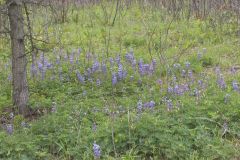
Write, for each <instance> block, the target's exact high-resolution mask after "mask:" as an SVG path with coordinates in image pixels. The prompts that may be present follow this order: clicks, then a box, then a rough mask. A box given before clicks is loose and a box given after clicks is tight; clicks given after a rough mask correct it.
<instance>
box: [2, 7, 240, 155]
mask: <svg viewBox="0 0 240 160" xmlns="http://www.w3.org/2000/svg"><path fill="white" fill-rule="evenodd" d="M104 5H106V8H107V12H108V14H110V11H111V9H112V7H111V5H112V4H111V3H106V4H104ZM37 13H38V14H37V16H39V18H36V19H35V20H34V22H35V21H36V22H35V23H34V24H36V25H35V26H34V31H35V32H36V33H38V32H40V31H42V27H40V24H41V23H42V21H43V19H42V18H41V17H43V16H41V15H42V14H43V11H42V10H41V9H39V10H38V11H37ZM69 14H70V15H69V17H68V21H67V22H66V23H64V24H57V23H56V24H55V23H53V21H52V24H51V25H50V26H49V28H48V31H49V41H50V43H49V44H43V43H41V42H37V44H38V45H39V46H40V47H42V48H44V49H47V50H48V52H46V54H47V56H48V57H49V58H50V59H53V58H54V57H55V56H56V55H54V52H53V51H52V49H53V48H54V47H56V45H55V43H57V42H59V40H60V44H61V46H58V47H59V48H61V47H62V48H63V49H64V50H65V51H67V52H68V53H70V52H71V51H72V50H73V49H77V48H81V49H82V50H83V51H82V53H83V55H81V60H83V59H84V57H85V56H86V54H87V52H92V53H95V54H96V55H97V56H98V57H101V58H102V57H107V56H109V57H111V56H112V57H115V55H116V54H118V53H119V54H120V55H121V56H124V55H125V53H126V52H128V51H130V50H132V49H133V51H134V54H135V56H136V57H137V58H143V59H144V60H145V62H149V61H150V58H151V56H152V57H154V58H156V59H157V60H158V66H157V67H158V70H157V74H154V75H153V76H152V77H144V78H142V85H141V86H140V85H139V84H138V82H137V80H138V78H139V76H136V77H135V80H134V81H133V82H131V81H130V80H129V79H130V78H129V77H128V78H127V80H125V81H124V82H120V83H119V84H117V86H116V87H112V85H111V81H110V80H111V76H110V75H108V76H102V75H100V77H101V78H102V79H104V80H105V81H103V83H102V85H101V86H100V87H96V85H92V84H91V83H87V84H86V85H81V84H79V83H77V79H76V77H75V74H74V73H72V74H70V75H69V77H70V80H68V81H64V82H60V81H58V80H55V81H52V80H50V79H47V80H44V81H41V80H33V79H31V78H30V76H29V90H30V101H29V106H30V107H31V108H32V109H34V110H39V112H41V115H42V116H41V117H38V118H37V119H34V120H31V121H29V122H28V123H29V125H30V127H29V128H23V127H21V122H22V121H28V120H24V119H23V117H21V116H20V115H17V116H16V117H15V119H14V122H13V123H14V134H13V135H7V134H6V132H5V131H3V130H0V159H23V160H25V159H59V160H60V159H66V160H70V159H94V157H93V151H92V145H93V143H94V141H96V143H97V144H99V145H100V146H101V152H102V156H101V158H102V159H124V160H130V159H144V158H145V159H149V158H150V157H152V158H154V159H191V160H194V159H238V158H239V157H240V155H239V153H240V150H239V145H240V140H239V136H240V127H239V124H240V121H239V119H240V110H239V107H240V103H239V100H238V97H239V93H237V92H233V91H232V88H231V83H232V80H234V79H236V80H238V81H239V79H240V75H239V71H238V73H237V74H236V75H235V76H233V75H232V74H231V73H230V72H229V69H230V67H232V66H238V65H239V64H240V57H239V55H240V45H238V44H239V37H237V36H236V34H235V32H234V31H236V29H237V26H236V25H235V23H224V24H218V22H217V21H214V23H216V24H215V25H216V26H215V27H214V26H213V25H212V24H211V23H212V21H211V19H206V20H199V19H195V18H191V19H190V20H186V18H184V17H181V16H180V17H178V18H176V19H173V17H172V16H171V15H167V13H166V12H165V11H163V10H162V11H161V10H152V11H151V10H145V11H142V10H141V8H140V7H139V6H134V7H130V8H129V9H127V10H123V11H122V12H121V14H120V15H118V16H117V19H116V22H115V25H114V26H112V25H111V22H112V19H113V15H111V18H110V19H105V16H104V11H103V10H102V7H101V6H98V5H96V6H91V7H85V8H80V9H78V10H76V9H74V10H73V12H72V13H69ZM48 18H52V17H51V16H49V17H48ZM77 19H78V20H77ZM233 20H234V19H233ZM220 25H221V26H220ZM56 29H57V30H58V32H59V34H57V36H54V34H53V33H52V31H54V30H56ZM167 32H168V33H167ZM39 38H43V39H44V38H45V37H44V36H42V37H39ZM0 42H3V41H0ZM2 44H3V43H2ZM4 44H6V45H1V46H0V53H1V54H0V65H1V68H0V74H1V78H0V82H1V83H0V90H1V92H0V114H1V116H2V117H3V116H4V115H5V117H8V113H7V112H5V109H6V108H8V107H10V106H11V105H12V104H11V82H9V81H7V80H6V79H7V77H8V74H9V73H10V68H7V69H4V65H5V63H6V61H7V57H10V56H9V53H10V48H9V44H8V45H7V42H6V41H5V42H4ZM28 47H29V46H27V48H28ZM203 48H206V53H204V55H203V58H202V59H201V60H198V59H197V53H198V51H202V50H203ZM159 54H161V55H163V56H164V57H166V59H167V63H168V64H169V66H172V64H173V63H174V62H178V63H181V64H182V65H184V63H185V61H189V62H190V63H191V67H192V69H193V72H194V75H195V76H196V77H197V78H202V79H203V80H204V81H205V82H207V83H208V84H209V86H208V88H207V89H206V90H205V91H204V92H203V93H201V98H200V100H196V97H193V96H189V95H188V94H186V95H183V96H181V97H174V96H171V95H169V94H168V93H166V92H161V91H160V90H161V87H160V86H159V85H158V84H157V83H156V80H157V79H162V80H163V82H164V85H163V87H164V89H166V88H167V84H166V83H167V80H169V78H171V77H168V76H166V66H163V64H164V61H163V59H161V60H159V59H158V58H159ZM88 65H89V64H87V62H86V63H81V64H80V65H79V66H78V68H77V69H79V70H81V71H83V67H88ZM218 65H219V66H220V67H221V69H222V73H223V74H224V77H225V81H226V83H227V85H228V87H227V88H226V89H225V90H224V91H222V90H221V89H219V88H218V87H217V86H216V76H215V75H214V68H215V67H216V66H218ZM29 66H30V64H29ZM68 69H69V65H67V63H66V64H64V65H63V67H62V70H63V73H66V75H67V72H68ZM115 69H117V68H115ZM128 69H129V68H128ZM129 71H130V69H129ZM53 72H57V71H56V70H54V71H53ZM174 72H175V71H174ZM175 73H176V75H179V73H178V71H176V72H175ZM199 73H204V74H205V76H203V77H201V76H200V75H199ZM47 74H49V76H50V72H48V73H47ZM94 76H95V78H96V77H97V76H99V75H97V74H95V75H94ZM181 80H182V81H185V80H184V79H181ZM84 91H86V93H87V94H86V95H84V94H83V93H84ZM226 93H229V94H231V97H230V102H229V103H227V104H225V103H224V97H225V95H226ZM165 96H169V97H170V98H171V99H172V100H173V103H174V106H176V105H177V103H178V102H180V103H181V105H180V108H179V109H178V108H174V110H173V111H171V112H168V111H167V107H166V104H165V103H164V102H163V101H162V99H163V97H165ZM139 99H141V100H142V101H143V102H148V101H150V100H154V101H155V102H156V106H155V109H154V110H146V111H144V112H143V113H142V114H140V115H139V114H138V112H137V110H136V108H137V103H138V101H139ZM52 102H56V103H57V112H56V113H51V112H50V110H51V106H52ZM121 111H122V112H121ZM117 113H118V114H117ZM224 122H227V124H228V128H229V130H228V132H227V133H226V134H225V135H222V133H223V124H224ZM94 124H96V125H97V130H96V131H93V125H94Z"/></svg>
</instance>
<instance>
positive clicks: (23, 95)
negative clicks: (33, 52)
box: [7, 0, 28, 115]
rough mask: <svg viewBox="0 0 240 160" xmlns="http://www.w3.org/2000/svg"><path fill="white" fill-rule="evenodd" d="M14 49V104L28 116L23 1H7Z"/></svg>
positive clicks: (21, 112)
mask: <svg viewBox="0 0 240 160" xmlns="http://www.w3.org/2000/svg"><path fill="white" fill-rule="evenodd" d="M7 4H8V5H7V6H8V17H9V22H10V37H11V49H12V75H13V76H12V77H13V82H12V83H13V93H12V98H13V104H14V106H16V107H17V109H18V112H19V114H22V115H27V113H28V108H27V102H28V85H27V72H26V65H27V58H26V54H25V47H24V23H23V20H24V19H23V13H22V2H21V0H7Z"/></svg>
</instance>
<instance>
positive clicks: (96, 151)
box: [93, 142, 101, 159]
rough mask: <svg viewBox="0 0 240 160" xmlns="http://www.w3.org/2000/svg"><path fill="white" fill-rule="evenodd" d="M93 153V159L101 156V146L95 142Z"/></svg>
mask: <svg viewBox="0 0 240 160" xmlns="http://www.w3.org/2000/svg"><path fill="white" fill-rule="evenodd" d="M93 155H94V158H95V159H99V158H100V157H101V148H100V146H99V145H98V144H96V142H94V143H93Z"/></svg>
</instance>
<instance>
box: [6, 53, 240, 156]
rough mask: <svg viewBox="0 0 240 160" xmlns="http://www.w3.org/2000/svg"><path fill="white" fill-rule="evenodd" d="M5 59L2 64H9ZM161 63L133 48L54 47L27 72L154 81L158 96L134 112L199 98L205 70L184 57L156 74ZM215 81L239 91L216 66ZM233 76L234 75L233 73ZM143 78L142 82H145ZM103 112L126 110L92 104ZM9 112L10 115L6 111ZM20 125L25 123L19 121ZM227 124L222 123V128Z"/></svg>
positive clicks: (41, 76)
mask: <svg viewBox="0 0 240 160" xmlns="http://www.w3.org/2000/svg"><path fill="white" fill-rule="evenodd" d="M205 54H206V49H203V50H202V51H201V52H200V51H199V52H198V53H197V59H198V60H201V59H202V58H203V56H204V55H205ZM9 66H10V65H9V63H8V64H7V65H6V66H5V68H9ZM161 69H162V68H161V65H160V64H158V61H157V60H156V59H151V60H150V61H149V62H148V63H147V62H145V61H144V59H143V58H136V57H135V55H134V53H133V51H130V52H129V53H126V54H125V56H123V57H121V56H120V55H116V56H113V57H104V56H103V55H101V56H97V55H94V54H91V53H86V54H85V56H84V55H83V53H82V52H81V49H78V50H74V51H72V52H71V53H70V54H67V53H65V52H64V51H63V50H60V51H59V52H57V51H54V56H53V57H51V55H50V56H46V54H44V53H41V54H40V56H39V57H38V58H37V59H36V61H35V62H32V64H31V66H30V73H31V74H30V75H31V78H32V79H33V80H40V81H43V80H58V81H61V82H63V83H64V82H66V81H69V82H76V81H77V83H79V85H83V86H87V87H88V86H89V85H87V84H89V83H90V84H92V85H91V86H96V88H95V89H98V88H99V87H104V85H106V84H107V85H109V84H111V86H112V87H113V88H115V87H117V86H118V84H125V83H124V82H127V83H128V84H129V83H135V84H138V86H140V87H144V85H145V87H146V88H148V87H149V86H152V85H154V82H156V84H157V85H156V86H158V87H159V88H160V90H159V91H160V92H159V94H160V96H159V97H160V98H159V99H158V100H157V99H154V98H148V99H146V98H145V99H144V100H143V99H142V98H139V100H138V102H136V106H135V107H134V111H136V113H137V114H138V115H140V113H142V112H144V111H149V110H150V111H152V110H154V109H156V108H157V106H158V105H159V104H163V105H165V107H166V110H167V111H168V112H171V111H173V110H175V109H180V108H181V106H183V104H182V102H181V101H180V100H179V99H180V97H181V96H192V97H195V98H196V101H199V100H200V99H201V96H202V94H203V93H204V92H205V91H206V90H207V89H208V86H210V85H211V86H212V84H209V82H210V81H209V80H208V79H207V78H208V76H206V74H204V73H201V74H196V73H195V72H194V70H193V68H192V67H191V63H190V62H189V61H186V62H185V63H183V64H180V63H175V64H173V65H172V66H169V67H167V69H166V76H165V77H160V75H159V73H160V70H161ZM236 73H237V70H236V69H235V68H234V67H232V68H231V74H233V75H235V74H236ZM215 76H216V83H215V84H214V85H216V86H217V87H218V88H219V89H220V90H221V91H223V92H224V91H226V89H227V88H228V87H231V88H232V90H233V91H234V92H238V93H240V88H239V82H238V81H237V80H232V83H231V86H230V85H228V83H226V81H225V77H224V74H223V73H222V72H221V69H220V67H216V68H215ZM233 77H234V76H233ZM8 80H9V81H10V80H11V75H9V76H8ZM145 82H146V83H145ZM87 94H88V92H87V91H86V90H83V93H82V95H83V96H87ZM230 100H231V96H230V93H228V92H227V91H226V94H225V97H224V99H223V101H224V103H225V104H227V103H229V102H230ZM51 111H52V112H53V113H54V112H57V108H56V104H55V103H53V107H52V110H51ZM95 111H97V112H100V111H101V112H104V113H106V114H111V115H115V114H118V113H126V111H125V110H124V109H120V108H119V109H118V110H117V109H116V110H115V112H114V113H113V112H112V113H110V111H109V109H108V108H105V109H103V110H101V109H98V108H93V109H92V112H95ZM10 116H11V115H10ZM22 126H26V123H25V122H23V124H22ZM226 126H227V125H224V130H225V131H226V130H227V129H226V128H227V127H226ZM13 128H14V127H13V125H12V124H8V125H6V131H7V133H8V134H12V133H13ZM92 129H93V131H94V132H95V131H96V130H97V124H96V123H95V122H94V123H93V126H92ZM93 155H94V157H95V159H99V158H100V157H101V149H100V146H99V145H98V144H96V142H94V143H93Z"/></svg>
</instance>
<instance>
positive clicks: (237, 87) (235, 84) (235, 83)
mask: <svg viewBox="0 0 240 160" xmlns="http://www.w3.org/2000/svg"><path fill="white" fill-rule="evenodd" d="M232 87H233V90H235V91H239V86H238V83H237V81H236V80H234V81H233V82H232Z"/></svg>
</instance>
